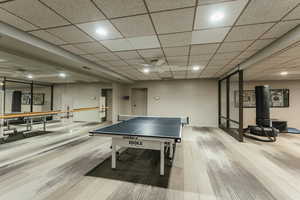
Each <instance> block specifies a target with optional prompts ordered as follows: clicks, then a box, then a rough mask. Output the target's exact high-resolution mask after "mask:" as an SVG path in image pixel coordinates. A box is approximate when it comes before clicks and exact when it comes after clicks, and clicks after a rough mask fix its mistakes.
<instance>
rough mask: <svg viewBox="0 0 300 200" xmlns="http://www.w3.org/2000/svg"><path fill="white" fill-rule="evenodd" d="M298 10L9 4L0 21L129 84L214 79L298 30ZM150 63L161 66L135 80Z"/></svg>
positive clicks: (178, 1)
mask: <svg viewBox="0 0 300 200" xmlns="http://www.w3.org/2000/svg"><path fill="white" fill-rule="evenodd" d="M299 3H300V1H299V0H285V1H283V0H251V1H248V0H209V1H208V0H198V1H196V0H163V1H162V0H114V1H112V0H111V1H107V0H26V1H18V0H12V1H2V2H1V1H0V18H1V20H2V21H3V22H4V23H7V24H10V25H12V26H15V27H16V28H18V29H21V30H22V31H24V32H26V33H28V34H31V35H34V36H36V37H38V38H40V39H42V40H45V41H47V42H50V43H52V44H53V45H56V46H58V47H61V48H63V49H64V50H66V51H69V52H71V53H73V54H75V55H78V56H80V57H82V58H85V59H88V60H90V61H91V62H93V63H96V64H99V66H103V67H105V68H107V69H110V70H112V71H114V72H116V73H118V74H120V75H123V76H125V77H128V78H129V79H131V80H160V79H165V78H175V79H190V78H217V77H220V76H221V75H223V74H224V73H226V72H228V71H230V70H231V69H232V68H234V67H235V66H236V65H237V64H239V63H242V62H243V61H245V60H246V59H248V58H249V57H251V56H252V55H254V54H255V53H257V52H258V51H260V50H261V49H263V48H264V47H266V46H268V45H269V44H270V43H272V42H274V41H276V40H277V39H278V38H280V37H281V36H282V35H284V34H285V33H287V32H288V31H290V30H291V29H293V28H295V27H296V26H297V25H299V23H300V14H299V13H300V12H299V10H300V6H299ZM214 18H215V19H217V20H215V19H214ZM218 18H222V19H221V20H218ZM99 28H101V29H103V30H105V31H106V32H107V34H102V35H101V34H97V29H99ZM153 59H162V60H164V61H165V62H164V64H163V65H161V66H160V67H159V68H157V67H156V68H154V67H153V68H151V67H150V73H147V74H146V73H143V69H144V64H145V63H149V62H150V61H151V60H153ZM195 65H197V66H200V70H198V71H194V70H193V66H195Z"/></svg>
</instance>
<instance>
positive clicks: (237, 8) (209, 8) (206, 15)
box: [194, 0, 247, 29]
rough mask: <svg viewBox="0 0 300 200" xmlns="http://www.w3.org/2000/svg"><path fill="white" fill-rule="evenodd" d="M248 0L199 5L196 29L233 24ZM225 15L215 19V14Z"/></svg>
mask: <svg viewBox="0 0 300 200" xmlns="http://www.w3.org/2000/svg"><path fill="white" fill-rule="evenodd" d="M246 4H247V0H236V1H229V2H224V3H220V4H209V5H205V6H198V7H197V12H196V18H195V25H194V28H195V29H207V28H213V27H224V26H232V25H233V24H234V22H235V21H236V19H237V18H238V16H239V15H240V13H241V12H242V10H243V8H244V7H245V5H246ZM217 14H219V15H224V17H223V19H222V20H213V17H214V15H217Z"/></svg>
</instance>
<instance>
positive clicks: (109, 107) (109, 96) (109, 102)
mask: <svg viewBox="0 0 300 200" xmlns="http://www.w3.org/2000/svg"><path fill="white" fill-rule="evenodd" d="M106 98H107V99H106V100H107V111H106V120H107V121H112V106H113V104H112V90H107V93H106Z"/></svg>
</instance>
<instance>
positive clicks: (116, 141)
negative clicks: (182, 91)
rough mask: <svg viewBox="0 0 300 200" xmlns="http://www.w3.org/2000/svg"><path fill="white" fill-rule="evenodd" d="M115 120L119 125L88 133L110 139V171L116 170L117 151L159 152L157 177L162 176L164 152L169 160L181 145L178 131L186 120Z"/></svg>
mask: <svg viewBox="0 0 300 200" xmlns="http://www.w3.org/2000/svg"><path fill="white" fill-rule="evenodd" d="M118 118H119V119H120V120H121V122H119V123H116V124H113V125H110V126H107V127H104V128H100V129H97V130H94V131H90V132H89V133H90V135H91V136H104V137H105V136H106V137H111V138H112V145H111V148H112V159H111V160H112V163H111V166H112V168H113V169H115V168H116V152H117V147H120V148H122V147H125V148H139V149H152V150H160V175H164V167H165V150H167V149H169V158H170V159H172V158H173V154H174V153H173V152H174V148H175V144H176V143H179V142H181V131H182V127H183V125H184V124H188V121H189V119H188V117H187V118H180V117H149V116H119V117H118ZM122 118H123V119H122Z"/></svg>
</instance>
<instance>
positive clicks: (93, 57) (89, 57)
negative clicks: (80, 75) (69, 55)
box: [80, 55, 99, 61]
mask: <svg viewBox="0 0 300 200" xmlns="http://www.w3.org/2000/svg"><path fill="white" fill-rule="evenodd" d="M80 56H81V57H84V58H85V59H88V60H90V61H97V60H99V59H98V58H96V57H95V56H94V55H80Z"/></svg>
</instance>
